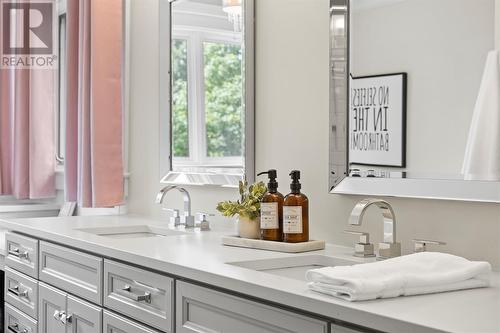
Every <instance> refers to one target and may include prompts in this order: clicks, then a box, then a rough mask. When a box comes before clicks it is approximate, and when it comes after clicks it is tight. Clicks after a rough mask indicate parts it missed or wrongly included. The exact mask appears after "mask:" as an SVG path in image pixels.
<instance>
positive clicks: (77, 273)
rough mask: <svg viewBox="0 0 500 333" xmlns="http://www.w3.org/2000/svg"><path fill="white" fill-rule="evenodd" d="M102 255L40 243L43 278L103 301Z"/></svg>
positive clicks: (61, 286)
mask: <svg viewBox="0 0 500 333" xmlns="http://www.w3.org/2000/svg"><path fill="white" fill-rule="evenodd" d="M102 262H103V260H102V258H99V257H96V256H93V255H90V254H86V253H83V252H79V251H75V250H71V249H68V248H66V247H62V246H58V245H54V244H51V243H47V242H43V241H41V242H40V273H39V276H40V281H44V282H47V283H48V284H51V285H53V286H56V287H58V288H60V289H62V290H65V291H68V292H71V293H72V294H74V295H76V296H80V297H82V298H84V299H87V300H89V301H91V302H94V303H96V304H102Z"/></svg>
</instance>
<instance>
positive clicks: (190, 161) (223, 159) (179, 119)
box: [172, 29, 244, 169]
mask: <svg viewBox="0 0 500 333" xmlns="http://www.w3.org/2000/svg"><path fill="white" fill-rule="evenodd" d="M242 65H243V60H242V47H241V37H240V34H233V33H228V32H221V33H218V32H200V31H190V30H181V29H176V30H175V31H174V36H173V39H172V143H173V144H172V147H173V148H172V150H173V151H172V153H173V158H174V163H173V164H174V169H175V168H183V167H186V166H222V167H241V166H243V157H242V156H243V150H244V149H243V142H244V137H243V135H244V134H243V133H244V125H243V124H244V112H243V107H244V105H243V93H244V91H243V79H242V78H243V73H242Z"/></svg>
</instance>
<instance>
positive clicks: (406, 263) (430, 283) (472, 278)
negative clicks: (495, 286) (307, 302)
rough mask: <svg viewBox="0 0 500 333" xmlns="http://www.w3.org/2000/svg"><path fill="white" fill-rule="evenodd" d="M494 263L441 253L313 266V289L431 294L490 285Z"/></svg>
mask: <svg viewBox="0 0 500 333" xmlns="http://www.w3.org/2000/svg"><path fill="white" fill-rule="evenodd" d="M490 272H491V265H490V264H489V263H487V262H480V261H469V260H467V259H465V258H461V257H457V256H454V255H451V254H446V253H438V252H421V253H415V254H411V255H407V256H402V257H397V258H392V259H387V260H384V261H377V262H373V263H367V264H358V265H353V266H335V267H323V268H319V269H312V270H310V271H308V272H307V273H306V278H307V281H310V282H309V284H308V286H309V288H310V289H311V290H314V291H318V292H320V293H324V294H328V295H332V296H336V297H339V298H342V299H345V300H348V301H363V300H370V299H376V298H389V297H398V296H410V295H419V294H430V293H438V292H444V291H452V290H461V289H471V288H480V287H487V286H489V273H490Z"/></svg>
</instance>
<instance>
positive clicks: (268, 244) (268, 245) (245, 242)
mask: <svg viewBox="0 0 500 333" xmlns="http://www.w3.org/2000/svg"><path fill="white" fill-rule="evenodd" d="M222 244H224V245H226V246H237V247H247V248H250V249H259V250H267V251H277V252H286V253H300V252H309V251H317V250H323V249H324V248H325V241H320V240H310V241H309V242H303V243H285V242H272V241H265V240H260V239H248V238H241V237H238V236H223V237H222Z"/></svg>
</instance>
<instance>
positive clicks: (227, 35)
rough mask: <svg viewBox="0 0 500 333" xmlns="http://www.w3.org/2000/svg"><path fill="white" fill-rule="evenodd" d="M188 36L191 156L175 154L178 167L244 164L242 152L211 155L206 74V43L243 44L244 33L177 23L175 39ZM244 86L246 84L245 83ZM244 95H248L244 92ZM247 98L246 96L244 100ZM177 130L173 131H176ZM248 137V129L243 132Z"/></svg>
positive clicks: (181, 168) (238, 165) (182, 38)
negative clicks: (206, 103)
mask: <svg viewBox="0 0 500 333" xmlns="http://www.w3.org/2000/svg"><path fill="white" fill-rule="evenodd" d="M176 39H179V40H185V41H186V43H187V72H188V73H187V81H188V102H187V105H188V126H187V127H188V143H189V157H174V158H173V169H174V171H176V170H177V171H182V170H185V169H186V168H190V167H193V166H195V167H234V168H242V167H243V165H244V159H243V155H242V156H227V157H209V156H207V149H208V146H207V136H206V135H207V131H206V124H205V110H206V109H205V77H204V72H205V68H204V43H223V44H231V45H240V46H241V43H242V38H241V33H233V32H230V31H220V30H213V29H205V30H204V31H200V28H199V27H196V28H193V27H188V26H176V27H175V29H173V31H172V40H176ZM242 89H243V87H242ZM241 98H242V99H243V98H244V95H243V94H242V96H241ZM243 102H244V101H243V100H242V103H243ZM172 134H173V133H172ZM241 135H242V137H244V133H241Z"/></svg>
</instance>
